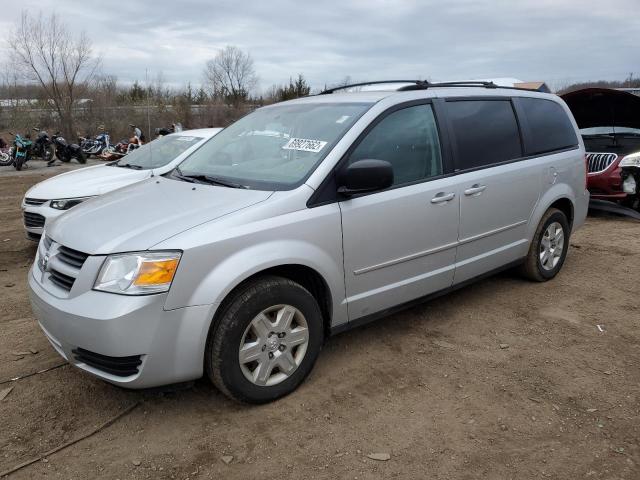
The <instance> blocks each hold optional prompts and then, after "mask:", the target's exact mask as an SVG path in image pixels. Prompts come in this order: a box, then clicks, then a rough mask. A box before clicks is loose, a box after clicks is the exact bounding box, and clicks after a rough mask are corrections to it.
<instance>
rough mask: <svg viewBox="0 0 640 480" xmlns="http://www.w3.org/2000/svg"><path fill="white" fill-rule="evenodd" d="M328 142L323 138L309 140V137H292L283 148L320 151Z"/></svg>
mask: <svg viewBox="0 0 640 480" xmlns="http://www.w3.org/2000/svg"><path fill="white" fill-rule="evenodd" d="M326 144H327V142H323V141H322V140H309V139H308V138H292V139H291V140H289V141H288V142H287V143H286V144H285V145H284V146H283V147H282V149H283V150H299V151H301V152H312V153H318V152H319V151H320V150H322V148H323V147H324V146H325V145H326Z"/></svg>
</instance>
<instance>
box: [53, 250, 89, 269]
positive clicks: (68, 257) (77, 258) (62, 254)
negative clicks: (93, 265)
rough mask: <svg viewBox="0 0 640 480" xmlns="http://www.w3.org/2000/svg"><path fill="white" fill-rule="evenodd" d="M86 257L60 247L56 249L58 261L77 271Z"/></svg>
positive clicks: (84, 254) (75, 251)
mask: <svg viewBox="0 0 640 480" xmlns="http://www.w3.org/2000/svg"><path fill="white" fill-rule="evenodd" d="M88 256H89V255H87V254H86V253H82V252H79V251H78V250H74V249H72V248H68V247H63V246H62V245H61V246H60V248H58V260H60V261H61V262H62V263H66V264H67V265H71V266H72V267H74V268H77V269H80V268H82V265H84V262H85V260H86V259H87V257H88Z"/></svg>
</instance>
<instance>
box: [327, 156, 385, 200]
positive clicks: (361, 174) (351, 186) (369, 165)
mask: <svg viewBox="0 0 640 480" xmlns="http://www.w3.org/2000/svg"><path fill="white" fill-rule="evenodd" d="M391 185H393V167H392V166H391V164H390V163H389V162H387V161H385V160H373V159H366V160H358V161H357V162H353V163H352V164H351V165H349V166H348V167H346V168H344V169H343V170H341V171H340V172H339V174H338V193H340V194H342V195H345V196H351V195H356V194H358V193H367V192H375V191H377V190H384V189H385V188H388V187H390V186H391Z"/></svg>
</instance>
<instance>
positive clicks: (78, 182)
mask: <svg viewBox="0 0 640 480" xmlns="http://www.w3.org/2000/svg"><path fill="white" fill-rule="evenodd" d="M150 175H151V170H133V169H130V168H121V167H112V166H109V165H95V166H93V167H86V168H81V169H79V170H73V171H71V172H65V173H62V174H60V175H56V176H55V177H51V178H49V179H47V180H44V181H42V182H40V183H38V184H37V185H35V186H34V187H33V188H31V189H30V190H29V191H28V192H27V194H26V196H27V197H30V198H40V199H42V200H53V199H56V198H76V197H93V196H95V195H102V194H104V193H107V192H110V191H112V190H115V189H116V188H121V187H125V186H127V185H130V184H132V183H135V182H139V181H141V180H144V179H145V178H148V177H149V176H150Z"/></svg>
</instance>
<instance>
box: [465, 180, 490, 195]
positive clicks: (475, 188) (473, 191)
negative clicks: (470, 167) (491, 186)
mask: <svg viewBox="0 0 640 480" xmlns="http://www.w3.org/2000/svg"><path fill="white" fill-rule="evenodd" d="M486 188H487V186H486V185H480V184H479V183H476V184H475V185H472V186H471V188H467V189H466V190H465V191H464V194H465V195H466V196H467V197H470V196H472V195H480V194H481V193H482V192H484V191H485V189H486Z"/></svg>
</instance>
